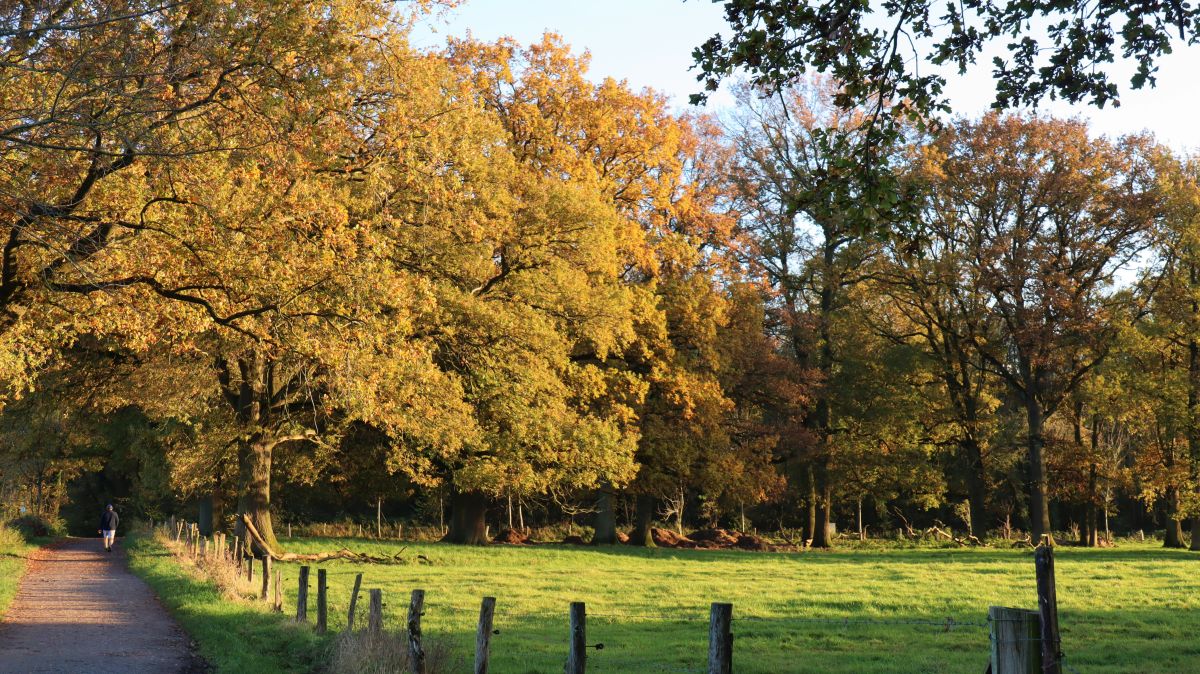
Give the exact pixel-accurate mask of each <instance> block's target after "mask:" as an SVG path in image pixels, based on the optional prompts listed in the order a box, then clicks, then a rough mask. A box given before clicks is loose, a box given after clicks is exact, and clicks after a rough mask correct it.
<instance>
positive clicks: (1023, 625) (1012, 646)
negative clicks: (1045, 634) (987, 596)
mask: <svg viewBox="0 0 1200 674" xmlns="http://www.w3.org/2000/svg"><path fill="white" fill-rule="evenodd" d="M988 622H989V623H991V632H992V635H991V641H992V657H991V672H992V674H1036V673H1037V671H1038V670H1039V669H1041V664H1040V663H1041V637H1040V636H1039V633H1040V630H1041V620H1040V619H1039V617H1038V612H1037V611H1029V610H1027V609H1023V608H1004V607H1003V606H992V607H989V608H988Z"/></svg>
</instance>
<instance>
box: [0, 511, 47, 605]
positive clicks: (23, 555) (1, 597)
mask: <svg viewBox="0 0 1200 674" xmlns="http://www.w3.org/2000/svg"><path fill="white" fill-rule="evenodd" d="M45 542H46V541H35V542H32V543H30V542H27V541H26V540H25V539H24V538H22V537H21V534H20V533H18V532H17V531H16V530H15V529H10V528H9V527H5V526H0V618H3V617H4V613H5V612H6V611H7V610H8V605H9V604H11V603H12V600H13V597H15V596H16V594H17V586H18V585H20V583H21V576H24V575H25V565H26V561H27V557H28V556H29V552H30V551H31V550H34V549H36V548H37V546H38V545H39V544H41V543H45Z"/></svg>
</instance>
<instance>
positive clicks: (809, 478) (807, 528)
mask: <svg viewBox="0 0 1200 674" xmlns="http://www.w3.org/2000/svg"><path fill="white" fill-rule="evenodd" d="M804 475H805V480H804V484H805V487H806V488H807V490H808V498H807V499H806V500H805V503H804V510H805V512H804V540H806V541H808V544H809V545H812V542H813V541H814V540H816V538H817V482H816V477H815V475H814V473H813V466H812V464H811V463H810V464H808V465H807V466H805V468H804Z"/></svg>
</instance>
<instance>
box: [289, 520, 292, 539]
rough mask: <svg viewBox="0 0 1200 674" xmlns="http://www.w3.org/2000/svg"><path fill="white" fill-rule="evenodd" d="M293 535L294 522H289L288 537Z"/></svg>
mask: <svg viewBox="0 0 1200 674" xmlns="http://www.w3.org/2000/svg"><path fill="white" fill-rule="evenodd" d="M291 537H292V523H291V522H288V538H291Z"/></svg>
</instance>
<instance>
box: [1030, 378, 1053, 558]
mask: <svg viewBox="0 0 1200 674" xmlns="http://www.w3.org/2000/svg"><path fill="white" fill-rule="evenodd" d="M1025 417H1026V419H1027V421H1028V423H1029V428H1028V436H1027V439H1026V440H1027V448H1028V456H1027V457H1026V458H1027V460H1028V461H1029V534H1030V538H1031V540H1032V541H1033V542H1034V543H1035V544H1036V543H1037V542H1038V541H1040V540H1042V537H1043V536H1050V537H1051V543H1053V533H1054V530H1053V529H1052V528H1051V526H1050V499H1049V496H1048V494H1047V492H1048V485H1047V480H1046V456H1045V454H1044V452H1043V449H1044V448H1045V444H1046V439H1045V418H1044V417H1043V413H1042V406H1041V405H1040V404H1038V402H1037V401H1036V400H1035V399H1034V398H1033V395H1032V394H1031V393H1030V394H1027V396H1026V400H1025Z"/></svg>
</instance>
